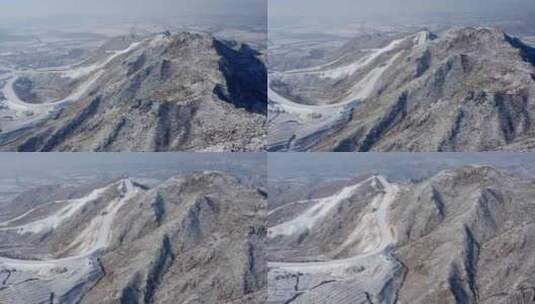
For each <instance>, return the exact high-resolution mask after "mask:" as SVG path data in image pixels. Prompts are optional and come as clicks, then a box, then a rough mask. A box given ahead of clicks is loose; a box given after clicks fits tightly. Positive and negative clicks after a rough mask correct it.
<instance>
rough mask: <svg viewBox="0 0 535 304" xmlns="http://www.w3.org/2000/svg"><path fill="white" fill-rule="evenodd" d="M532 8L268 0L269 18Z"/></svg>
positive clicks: (493, 2)
mask: <svg viewBox="0 0 535 304" xmlns="http://www.w3.org/2000/svg"><path fill="white" fill-rule="evenodd" d="M506 10H507V11H511V10H513V11H518V12H521V13H526V11H535V0H269V13H270V17H278V16H330V17H333V16H344V17H350V16H351V17H355V18H359V17H366V16H369V15H400V14H414V13H416V14H421V13H457V12H483V13H488V12H503V11H506Z"/></svg>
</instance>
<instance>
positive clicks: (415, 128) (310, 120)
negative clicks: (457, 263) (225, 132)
mask: <svg viewBox="0 0 535 304" xmlns="http://www.w3.org/2000/svg"><path fill="white" fill-rule="evenodd" d="M387 38H388V39H387ZM359 39H360V40H357V39H355V40H353V41H351V42H349V43H348V45H346V46H345V47H343V48H342V50H341V51H340V52H338V57H336V59H334V60H332V61H330V62H327V63H325V64H322V65H320V66H316V67H311V68H305V69H298V70H290V71H284V72H274V73H271V74H270V76H269V78H270V81H269V99H270V105H269V112H270V115H269V136H270V139H269V142H270V149H272V150H297V151H302V150H309V151H488V150H532V149H533V144H532V138H533V135H534V131H533V129H532V128H531V116H532V115H533V112H534V109H533V100H534V99H533V92H534V90H535V80H534V79H535V76H534V75H535V67H534V65H535V49H533V48H531V47H529V46H528V45H526V44H524V43H522V42H521V41H520V40H519V39H517V38H514V37H511V36H509V35H507V34H505V33H504V32H502V31H500V30H497V29H495V28H483V27H478V28H454V29H450V30H447V31H445V32H441V33H437V34H434V33H431V32H429V31H421V32H418V33H416V34H413V35H410V36H407V37H383V36H377V35H371V36H369V37H368V38H366V37H360V38H359Z"/></svg>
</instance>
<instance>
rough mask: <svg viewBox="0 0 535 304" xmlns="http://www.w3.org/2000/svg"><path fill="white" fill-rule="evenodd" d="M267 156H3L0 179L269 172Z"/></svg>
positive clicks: (23, 154) (241, 154) (174, 154)
mask: <svg viewBox="0 0 535 304" xmlns="http://www.w3.org/2000/svg"><path fill="white" fill-rule="evenodd" d="M265 166H266V156H265V154H264V153H0V177H15V176H25V175H32V176H34V177H38V176H46V175H48V174H49V173H52V172H53V173H61V172H66V173H67V172H69V173H84V172H87V171H95V170H96V171H101V172H105V171H110V172H117V171H118V170H119V171H121V170H123V171H122V173H129V172H130V171H133V172H136V171H138V170H143V169H144V168H150V169H169V170H178V171H182V170H185V171H191V170H193V171H197V170H217V171H226V170H227V169H232V168H238V169H240V168H255V167H257V168H258V169H259V170H264V171H265V170H266V168H265Z"/></svg>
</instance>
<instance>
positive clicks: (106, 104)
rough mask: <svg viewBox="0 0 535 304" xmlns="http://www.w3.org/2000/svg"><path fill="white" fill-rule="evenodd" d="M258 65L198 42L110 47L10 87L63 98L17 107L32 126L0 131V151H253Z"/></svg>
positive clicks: (205, 38)
mask: <svg viewBox="0 0 535 304" xmlns="http://www.w3.org/2000/svg"><path fill="white" fill-rule="evenodd" d="M117 48H118V49H119V50H116V49H117ZM261 57H262V56H261V54H259V53H258V52H256V51H254V50H252V49H250V48H249V47H248V46H247V45H242V44H238V43H235V42H226V41H220V40H218V39H216V38H213V37H211V36H209V35H207V34H191V33H180V34H176V35H171V34H169V33H164V34H161V35H156V36H153V37H149V38H146V39H140V38H138V37H126V38H124V39H114V40H113V41H110V42H109V43H107V44H106V45H104V46H103V47H102V48H101V49H100V50H98V51H97V52H95V55H94V58H90V59H89V60H88V61H86V62H85V63H84V64H82V65H80V66H75V67H69V69H67V70H65V71H47V72H46V73H44V72H42V71H40V72H32V73H28V74H29V75H25V76H24V77H25V78H23V79H24V82H21V81H18V82H17V84H18V86H17V87H18V88H19V89H18V91H19V92H20V91H21V90H22V89H23V88H30V89H28V90H27V92H25V95H27V96H37V97H36V98H40V99H45V97H42V95H44V94H45V93H49V92H50V91H51V89H50V88H51V87H62V88H64V90H59V89H55V90H54V92H55V94H56V95H57V96H62V99H60V100H59V101H56V102H55V103H40V104H35V103H34V104H29V103H25V102H24V101H20V102H19V103H18V104H17V105H18V106H20V105H21V104H22V105H23V106H25V107H30V110H32V112H30V114H32V115H34V117H37V118H36V119H31V120H30V123H21V124H20V125H16V127H13V128H8V129H6V130H7V131H6V130H4V134H1V135H0V143H1V144H2V145H3V149H4V150H18V151H258V150H262V149H263V146H264V138H265V135H266V132H265V130H264V123H265V119H266V106H267V102H266V100H267V97H266V96H267V92H266V78H267V76H266V75H267V72H266V67H265V65H264V63H263V61H262V59H261ZM58 75H60V76H61V77H59V76H58ZM51 77H55V78H51ZM44 78H47V79H56V80H57V81H55V82H53V83H52V84H50V83H49V82H52V81H51V80H46V81H45V80H44ZM66 79H68V80H69V81H67V83H65V81H66ZM32 81H33V82H34V83H32ZM20 87H22V88H20ZM31 88H37V89H38V91H36V92H32V91H31ZM47 88H48V90H47ZM57 91H59V93H58V92H57ZM62 92H63V93H62ZM61 94H63V95H61ZM13 95H15V96H12V99H13V98H17V97H16V95H17V94H13ZM65 95H67V96H65ZM27 96H25V98H26V97H27ZM21 98H22V97H21ZM55 100H57V99H55ZM15 123H16V122H13V123H12V124H14V125H15Z"/></svg>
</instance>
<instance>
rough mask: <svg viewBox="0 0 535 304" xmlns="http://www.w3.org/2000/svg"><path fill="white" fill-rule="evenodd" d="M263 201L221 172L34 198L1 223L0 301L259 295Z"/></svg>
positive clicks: (244, 299)
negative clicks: (44, 199)
mask: <svg viewBox="0 0 535 304" xmlns="http://www.w3.org/2000/svg"><path fill="white" fill-rule="evenodd" d="M40 191H43V190H42V189H41V190H40ZM56 192H57V193H58V194H56V195H55V196H56V197H60V196H61V194H60V193H59V192H58V191H56ZM63 192H65V191H63ZM63 192H62V193H63ZM20 199H22V198H20ZM20 199H19V201H20ZM265 207H266V197H265V196H264V195H263V194H262V192H261V191H258V190H257V189H254V188H250V187H248V186H244V185H243V184H241V183H240V182H239V181H238V180H237V179H235V178H234V177H232V176H229V175H225V174H220V173H203V174H194V175H188V176H177V177H174V178H171V179H169V180H167V181H165V182H163V183H161V184H160V185H158V186H156V187H154V188H150V189H149V188H147V187H144V186H142V185H140V184H137V183H135V182H133V181H131V180H129V179H123V180H119V181H116V182H113V183H110V184H107V185H104V186H102V187H99V188H96V189H94V190H92V191H90V192H88V193H86V194H84V195H82V196H81V197H79V198H74V199H67V200H58V201H50V202H47V203H42V202H40V203H37V202H36V203H35V204H34V205H32V206H31V207H29V208H28V209H27V210H24V211H22V210H21V211H20V214H17V215H16V216H13V217H11V219H9V220H7V221H4V222H2V223H0V240H1V242H0V243H1V244H2V245H1V246H0V256H1V257H0V278H1V280H0V302H2V303H24V304H27V303H44V302H46V303H48V302H49V301H50V303H216V302H219V303H262V302H263V300H264V299H265V294H264V289H265V286H266V279H265V273H266V271H265V261H264V245H263V239H264V236H265V233H266V229H265V227H264V212H265V211H264V210H265Z"/></svg>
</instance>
